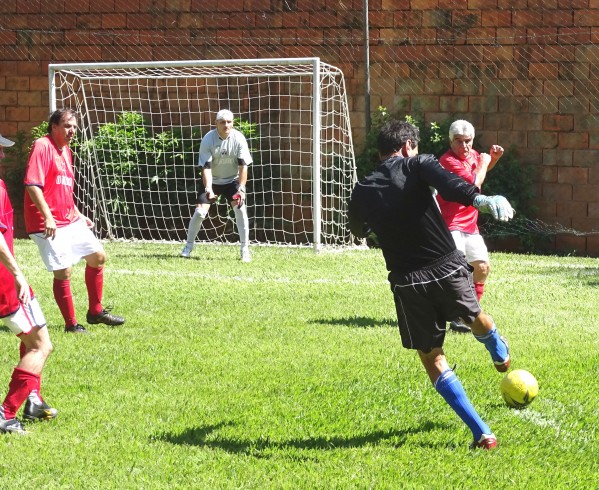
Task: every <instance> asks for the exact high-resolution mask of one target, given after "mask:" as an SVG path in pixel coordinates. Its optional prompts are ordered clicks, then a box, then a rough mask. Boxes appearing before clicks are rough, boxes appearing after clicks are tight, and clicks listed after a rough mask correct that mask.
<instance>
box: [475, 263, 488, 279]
mask: <svg viewBox="0 0 599 490" xmlns="http://www.w3.org/2000/svg"><path fill="white" fill-rule="evenodd" d="M472 267H474V272H473V276H474V282H485V279H487V277H488V276H489V273H490V272H491V266H490V265H489V263H488V262H474V263H473V264H472Z"/></svg>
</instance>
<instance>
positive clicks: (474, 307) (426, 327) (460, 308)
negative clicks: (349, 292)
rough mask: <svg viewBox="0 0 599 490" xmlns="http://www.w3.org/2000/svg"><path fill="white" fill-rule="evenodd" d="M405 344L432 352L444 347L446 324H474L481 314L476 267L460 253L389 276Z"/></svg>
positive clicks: (400, 331) (408, 346)
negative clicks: (474, 274)
mask: <svg viewBox="0 0 599 490" xmlns="http://www.w3.org/2000/svg"><path fill="white" fill-rule="evenodd" d="M389 282H390V284H391V291H393V298H394V299H395V310H396V311H397V325H398V326H399V333H400V335H401V341H402V344H403V346H404V347H405V348H406V349H417V350H420V351H422V352H425V353H428V352H430V351H431V350H432V349H434V348H435V347H442V346H443V342H444V340H445V331H446V322H449V321H452V320H455V319H456V318H462V319H463V320H464V321H465V322H466V323H472V322H473V321H474V319H475V318H476V317H477V316H478V314H479V313H480V311H481V308H480V305H479V304H478V299H477V297H476V292H475V290H474V283H473V281H472V267H471V266H470V265H469V264H468V263H467V262H466V258H465V257H464V254H463V253H462V252H460V251H458V250H456V251H455V252H453V253H451V254H450V255H447V256H446V257H443V258H442V259H440V260H438V261H437V262H435V263H434V264H432V265H430V266H429V267H426V268H424V269H420V270H417V271H414V272H409V273H395V272H393V271H392V272H390V273H389Z"/></svg>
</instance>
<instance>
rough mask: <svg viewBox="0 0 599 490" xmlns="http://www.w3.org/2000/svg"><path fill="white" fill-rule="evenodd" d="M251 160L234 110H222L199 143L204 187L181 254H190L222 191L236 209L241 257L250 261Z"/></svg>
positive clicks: (245, 260)
mask: <svg viewBox="0 0 599 490" xmlns="http://www.w3.org/2000/svg"><path fill="white" fill-rule="evenodd" d="M250 163H252V157H251V155H250V150H249V148H248V144H247V141H246V139H245V136H244V135H243V134H242V133H241V132H240V131H238V130H236V129H235V128H233V113H232V112H231V111H229V110H228V109H223V110H221V111H219V112H218V113H217V114H216V129H212V130H211V131H208V133H206V135H205V136H204V137H203V138H202V142H201V143H200V156H199V161H198V165H199V166H200V167H201V168H202V187H201V189H200V192H199V196H198V203H197V205H196V209H195V212H194V214H193V216H192V217H191V221H190V222H189V229H188V231H187V243H186V244H185V247H184V248H183V250H182V251H181V254H180V256H181V257H185V258H189V256H190V255H191V252H192V250H193V247H194V245H195V239H196V236H197V234H198V233H199V231H200V228H201V227H202V222H203V221H204V218H206V216H207V215H208V211H209V210H210V205H211V204H212V203H213V202H216V200H217V199H218V196H219V195H221V194H223V195H224V196H225V197H226V198H227V200H228V201H229V203H230V204H231V207H232V208H233V211H234V212H235V220H236V222H237V231H238V233H239V241H240V242H241V255H240V256H241V260H242V261H243V262H250V261H251V256H250V250H249V247H248V244H249V233H250V230H249V222H248V214H247V207H246V206H244V203H245V195H246V190H245V186H246V183H247V178H248V165H249V164H250Z"/></svg>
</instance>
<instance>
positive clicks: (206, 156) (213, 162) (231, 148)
mask: <svg viewBox="0 0 599 490" xmlns="http://www.w3.org/2000/svg"><path fill="white" fill-rule="evenodd" d="M239 160H243V161H244V162H245V164H246V165H249V164H250V163H252V161H253V160H252V156H251V155H250V149H249V148H248V144H247V140H246V139H245V136H244V135H243V133H241V131H238V130H237V129H235V128H233V129H232V130H231V133H230V134H229V136H228V137H227V138H226V139H222V138H221V137H220V136H219V135H218V131H217V130H216V129H213V130H211V131H208V132H207V133H206V135H205V136H204V137H203V138H202V142H201V143H200V156H199V159H198V165H199V166H200V167H202V168H204V165H206V164H207V163H210V169H211V170H212V183H213V184H218V185H224V184H230V183H231V182H233V181H234V180H235V179H237V178H238V177H239Z"/></svg>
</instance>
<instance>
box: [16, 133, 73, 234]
mask: <svg viewBox="0 0 599 490" xmlns="http://www.w3.org/2000/svg"><path fill="white" fill-rule="evenodd" d="M74 177H75V176H74V173H73V154H72V153H71V149H70V148H69V147H68V146H66V147H64V148H63V149H62V150H59V149H58V147H57V146H56V144H55V143H54V140H53V139H52V138H51V137H50V136H49V135H46V136H44V137H42V138H39V139H37V140H35V142H34V143H33V148H31V153H30V154H29V161H28V162H27V170H26V172H25V180H24V183H25V185H26V186H29V185H33V186H37V187H40V188H41V189H42V191H43V193H44V199H45V200H46V202H47V203H48V206H49V207H50V211H51V213H52V217H53V218H54V221H56V227H57V228H62V227H63V226H66V225H68V224H70V223H73V222H74V221H76V220H77V219H78V218H79V214H78V213H77V211H76V209H75V200H74V198H73V190H74V180H75V179H74ZM24 217H25V229H26V230H27V233H39V232H41V231H44V228H45V225H44V218H43V216H42V214H41V213H40V211H39V210H38V209H37V207H36V206H35V204H34V203H33V201H32V200H31V197H30V196H29V193H28V192H25V207H24Z"/></svg>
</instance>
